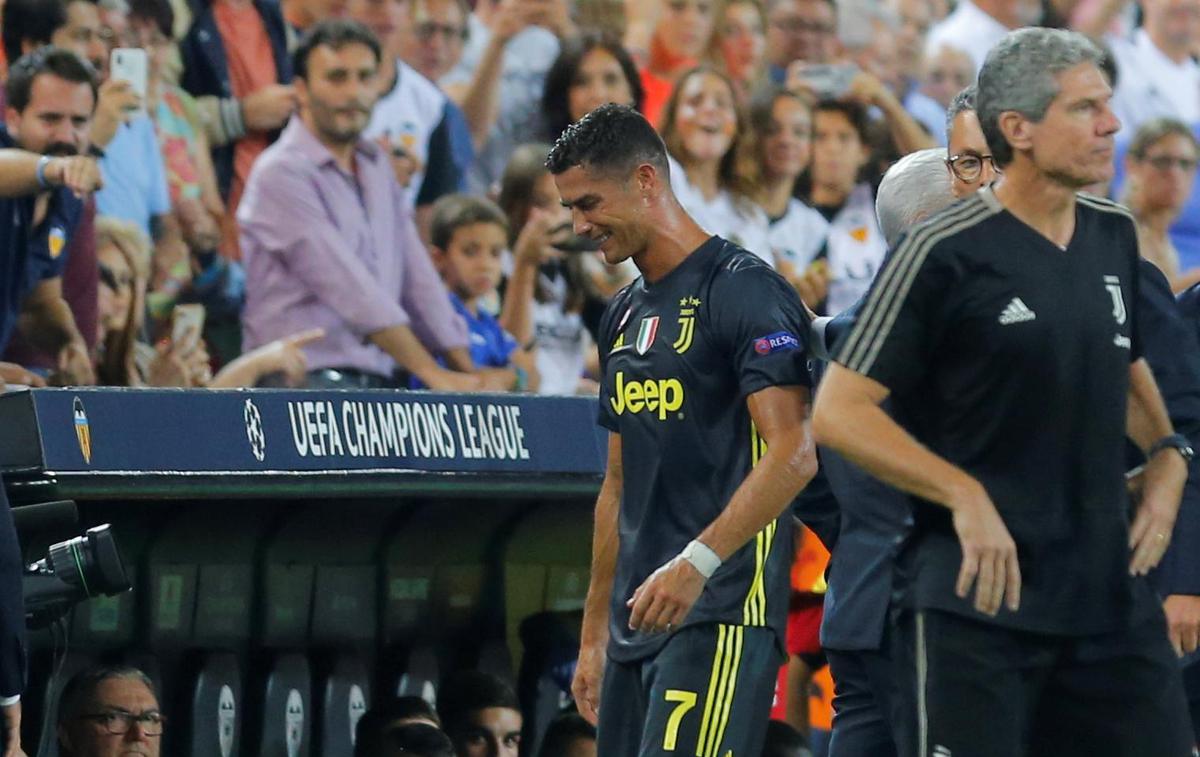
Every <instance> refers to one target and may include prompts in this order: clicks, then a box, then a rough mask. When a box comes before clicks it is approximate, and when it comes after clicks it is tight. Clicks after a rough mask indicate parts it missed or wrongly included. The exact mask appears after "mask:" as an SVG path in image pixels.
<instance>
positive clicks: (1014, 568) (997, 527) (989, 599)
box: [952, 485, 1021, 615]
mask: <svg viewBox="0 0 1200 757" xmlns="http://www.w3.org/2000/svg"><path fill="white" fill-rule="evenodd" d="M977 486H978V485H977ZM952 509H953V512H954V530H955V531H956V532H957V533H958V542H959V544H960V545H961V546H962V553H963V560H962V568H961V569H960V570H959V572H958V582H957V583H956V584H955V587H954V591H955V593H956V594H958V596H959V597H961V598H963V599H966V598H967V597H968V596H969V595H970V593H971V584H974V585H975V609H976V610H979V611H980V612H982V613H985V614H987V615H995V614H996V613H998V612H1000V603H1001V601H1003V600H1004V599H1005V598H1006V597H1007V600H1008V601H1007V605H1008V609H1009V610H1012V611H1013V612H1016V610H1017V608H1018V607H1020V605H1021V568H1020V566H1019V565H1018V564H1017V545H1016V543H1015V542H1014V541H1013V539H1012V536H1011V535H1010V534H1009V533H1008V528H1006V527H1005V525H1004V521H1003V520H1002V519H1001V518H1000V513H998V512H996V506H995V505H994V504H992V500H991V498H990V497H988V495H987V492H985V491H984V490H983V487H982V486H978V491H976V492H974V493H972V494H970V495H968V496H966V497H964V498H962V499H961V500H959V501H957V502H954V503H953V508H952Z"/></svg>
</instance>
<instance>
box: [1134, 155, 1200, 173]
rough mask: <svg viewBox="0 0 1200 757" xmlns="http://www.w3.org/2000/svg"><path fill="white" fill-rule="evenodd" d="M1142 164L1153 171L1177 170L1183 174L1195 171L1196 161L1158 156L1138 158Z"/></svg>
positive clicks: (1193, 159)
mask: <svg viewBox="0 0 1200 757" xmlns="http://www.w3.org/2000/svg"><path fill="white" fill-rule="evenodd" d="M1138 160H1140V161H1142V162H1143V163H1149V164H1150V165H1151V166H1152V167H1153V168H1154V170H1155V171H1170V170H1171V169H1172V168H1178V169H1179V170H1180V171H1183V172H1184V173H1191V172H1192V171H1195V170H1196V166H1197V164H1198V161H1197V160H1196V159H1195V158H1176V157H1173V156H1171V155H1158V156H1155V157H1153V158H1138Z"/></svg>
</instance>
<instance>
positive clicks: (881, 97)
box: [846, 71, 896, 107]
mask: <svg viewBox="0 0 1200 757" xmlns="http://www.w3.org/2000/svg"><path fill="white" fill-rule="evenodd" d="M846 99H847V100H856V101H858V102H860V103H862V104H863V105H867V106H871V105H877V106H879V107H883V106H884V105H885V104H886V103H887V102H888V101H889V100H895V99H896V96H895V95H894V94H892V91H891V90H890V89H888V88H887V85H886V84H884V83H883V81H881V80H880V79H879V77H878V76H875V74H872V73H871V72H870V71H859V72H858V73H857V74H855V75H854V78H853V79H851V80H850V88H849V89H848V90H846Z"/></svg>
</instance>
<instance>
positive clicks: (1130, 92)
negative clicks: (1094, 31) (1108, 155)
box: [1108, 0, 1200, 139]
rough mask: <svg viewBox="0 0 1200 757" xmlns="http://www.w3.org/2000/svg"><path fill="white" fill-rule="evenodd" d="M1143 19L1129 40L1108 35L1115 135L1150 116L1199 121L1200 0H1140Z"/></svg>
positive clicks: (1191, 122)
mask: <svg viewBox="0 0 1200 757" xmlns="http://www.w3.org/2000/svg"><path fill="white" fill-rule="evenodd" d="M1142 12H1143V14H1144V16H1143V22H1142V28H1140V29H1138V30H1137V31H1136V32H1135V33H1134V35H1133V39H1132V40H1121V39H1115V38H1110V39H1109V40H1108V42H1109V43H1110V46H1111V47H1112V51H1113V57H1114V58H1115V60H1116V63H1117V86H1116V91H1115V92H1114V93H1113V110H1114V111H1115V112H1116V114H1117V117H1118V118H1120V119H1121V131H1120V132H1118V135H1117V137H1118V139H1121V138H1122V137H1125V138H1127V137H1128V136H1129V135H1132V134H1133V133H1134V132H1135V131H1137V128H1138V127H1139V126H1141V125H1142V124H1143V123H1145V122H1146V121H1149V120H1150V119H1152V118H1162V117H1168V118H1174V119H1177V120H1179V121H1183V122H1184V123H1185V124H1188V125H1189V126H1192V125H1195V124H1196V123H1197V122H1200V66H1198V65H1197V64H1196V61H1195V60H1193V58H1192V55H1193V54H1194V53H1195V52H1196V48H1197V44H1198V43H1200V0H1144V1H1143V2H1142Z"/></svg>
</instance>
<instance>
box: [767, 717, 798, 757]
mask: <svg viewBox="0 0 1200 757" xmlns="http://www.w3.org/2000/svg"><path fill="white" fill-rule="evenodd" d="M808 754H810V752H809V751H808V742H807V741H805V740H804V736H803V735H802V734H801V733H800V732H799V731H797V730H796V729H795V728H792V727H791V726H790V725H788V724H787V723H785V722H783V721H782V720H768V721H767V737H766V739H765V740H764V741H763V751H762V757H802V756H803V755H808Z"/></svg>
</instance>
